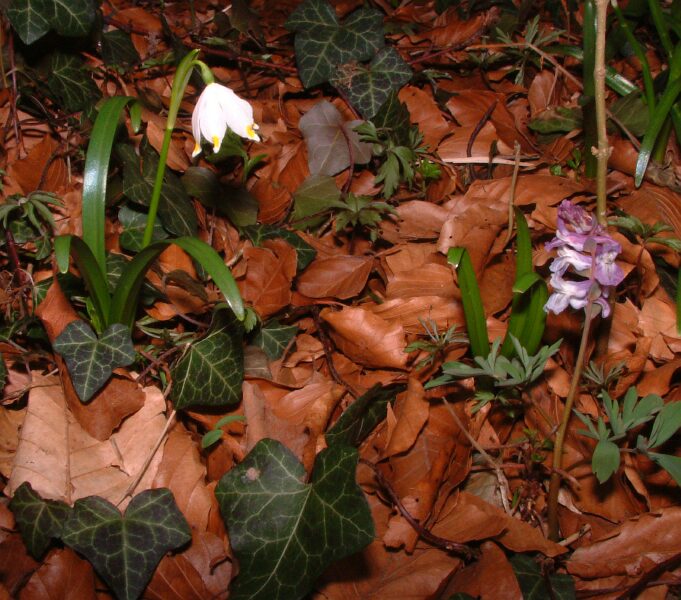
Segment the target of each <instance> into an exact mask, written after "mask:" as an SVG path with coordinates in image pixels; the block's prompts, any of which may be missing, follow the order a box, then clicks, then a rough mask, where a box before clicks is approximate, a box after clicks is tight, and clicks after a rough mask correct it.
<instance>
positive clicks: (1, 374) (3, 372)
mask: <svg viewBox="0 0 681 600" xmlns="http://www.w3.org/2000/svg"><path fill="white" fill-rule="evenodd" d="M6 383H7V365H6V364H5V358H4V357H3V356H2V352H0V392H1V391H2V390H3V388H4V387H5V384H6Z"/></svg>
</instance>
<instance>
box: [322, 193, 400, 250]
mask: <svg viewBox="0 0 681 600" xmlns="http://www.w3.org/2000/svg"><path fill="white" fill-rule="evenodd" d="M341 202H343V203H344V204H345V206H344V207H343V208H339V209H338V212H337V213H336V231H342V230H343V229H345V228H346V227H347V226H348V225H350V226H351V227H352V228H353V229H366V230H367V231H368V232H369V238H370V239H371V241H372V242H374V241H376V238H377V237H378V224H379V223H380V222H381V221H382V220H384V219H385V218H386V217H387V216H389V215H392V214H395V209H394V208H393V207H392V206H390V204H388V203H387V202H381V201H379V200H373V199H372V198H370V197H369V196H356V195H355V194H353V193H348V194H347V196H346V197H345V199H344V200H341Z"/></svg>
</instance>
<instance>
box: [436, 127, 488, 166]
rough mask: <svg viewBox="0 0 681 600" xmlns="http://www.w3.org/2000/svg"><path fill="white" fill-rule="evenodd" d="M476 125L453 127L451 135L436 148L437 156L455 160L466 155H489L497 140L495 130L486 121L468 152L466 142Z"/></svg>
mask: <svg viewBox="0 0 681 600" xmlns="http://www.w3.org/2000/svg"><path fill="white" fill-rule="evenodd" d="M475 128H476V126H475V125H471V126H468V127H453V128H452V130H451V131H452V135H450V136H449V137H448V138H447V139H446V140H445V141H443V142H442V143H440V145H439V146H438V148H437V153H438V156H439V157H440V158H441V159H442V160H443V161H445V162H455V161H456V160H457V159H460V158H461V159H463V158H466V157H467V156H489V155H490V152H491V149H492V146H493V145H494V144H496V143H498V142H499V136H498V134H497V130H496V129H495V128H494V125H492V123H491V122H489V121H487V123H485V125H484V126H483V127H482V129H481V130H480V131H479V132H478V134H477V135H476V136H475V141H474V142H473V146H472V148H471V150H470V155H469V154H468V144H469V141H470V139H471V136H472V135H473V132H474V130H475Z"/></svg>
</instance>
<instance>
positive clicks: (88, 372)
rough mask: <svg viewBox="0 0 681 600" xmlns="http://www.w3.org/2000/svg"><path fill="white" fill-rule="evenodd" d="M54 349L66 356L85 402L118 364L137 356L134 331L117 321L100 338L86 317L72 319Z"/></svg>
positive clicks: (78, 391) (74, 385) (81, 398)
mask: <svg viewBox="0 0 681 600" xmlns="http://www.w3.org/2000/svg"><path fill="white" fill-rule="evenodd" d="M53 347H54V349H55V350H56V351H57V352H59V354H61V355H62V356H63V357H64V360H65V361H66V366H67V367H68V369H69V374H70V375H71V380H72V381H73V387H74V388H75V390H76V392H77V393H78V397H79V398H80V401H81V402H87V401H88V400H90V399H91V398H92V396H94V395H95V392H97V390H99V388H101V387H102V386H103V385H104V384H105V383H106V382H107V381H108V379H109V377H111V373H113V370H114V369H115V368H117V367H125V366H127V365H129V364H131V363H132V362H133V361H134V360H135V349H134V348H133V346H132V341H131V340H130V331H129V330H128V328H127V327H126V326H125V325H122V324H121V323H114V324H113V325H111V326H110V327H108V328H107V329H106V331H104V333H102V335H101V337H100V338H99V339H98V338H97V336H96V335H95V332H94V331H92V329H91V328H90V326H89V325H88V324H87V323H86V322H85V321H81V320H78V321H72V322H71V323H69V324H68V325H67V326H66V327H65V328H64V331H62V332H61V333H60V334H59V337H58V338H57V339H56V340H55V341H54V344H53Z"/></svg>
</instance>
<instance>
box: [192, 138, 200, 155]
mask: <svg viewBox="0 0 681 600" xmlns="http://www.w3.org/2000/svg"><path fill="white" fill-rule="evenodd" d="M199 154H201V144H199V143H198V142H194V150H192V158H196V157H197V156H198V155H199Z"/></svg>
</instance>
